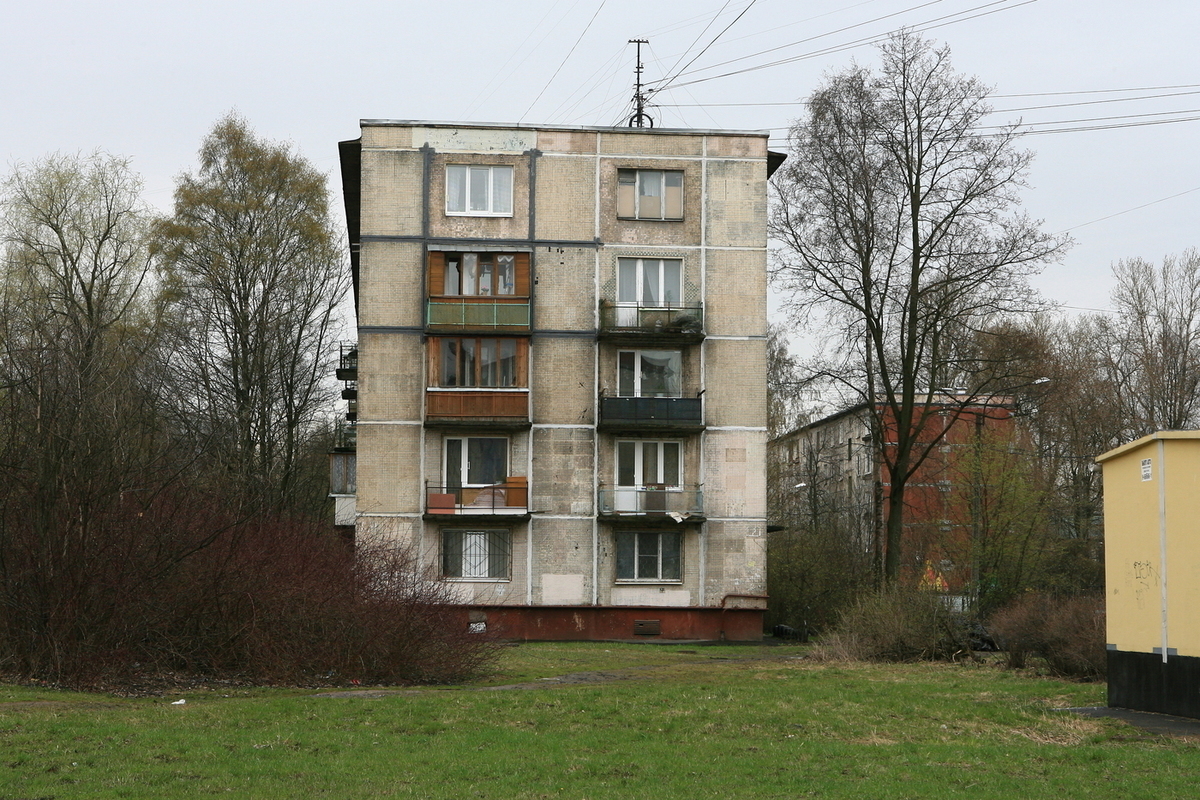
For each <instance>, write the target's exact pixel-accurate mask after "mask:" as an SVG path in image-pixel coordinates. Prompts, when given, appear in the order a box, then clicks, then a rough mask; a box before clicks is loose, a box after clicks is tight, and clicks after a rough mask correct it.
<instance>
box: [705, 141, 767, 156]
mask: <svg viewBox="0 0 1200 800" xmlns="http://www.w3.org/2000/svg"><path fill="white" fill-rule="evenodd" d="M705 144H706V147H707V150H706V154H707V155H708V157H709V158H764V159H765V158H766V157H767V141H766V139H763V138H762V137H761V136H707V137H705Z"/></svg>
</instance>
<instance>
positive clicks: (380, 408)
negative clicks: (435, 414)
mask: <svg viewBox="0 0 1200 800" xmlns="http://www.w3.org/2000/svg"><path fill="white" fill-rule="evenodd" d="M421 339H422V337H421V334H420V333H417V332H411V333H376V332H368V331H360V332H359V337H358V414H359V419H360V420H363V421H374V420H387V421H410V422H419V421H420V420H421V407H422V400H423V395H424V393H425V388H424V387H425V379H424V363H425V345H424V344H423V343H422V341H421Z"/></svg>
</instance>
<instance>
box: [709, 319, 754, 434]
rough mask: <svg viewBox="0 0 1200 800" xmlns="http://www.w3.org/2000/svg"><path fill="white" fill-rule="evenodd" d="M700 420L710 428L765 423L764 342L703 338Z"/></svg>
mask: <svg viewBox="0 0 1200 800" xmlns="http://www.w3.org/2000/svg"><path fill="white" fill-rule="evenodd" d="M704 370H705V373H706V378H707V380H706V382H705V392H704V421H705V424H706V425H709V426H710V427H711V426H722V427H724V426H733V425H736V426H743V427H762V426H765V425H766V424H767V381H766V374H767V372H766V370H767V342H766V339H765V338H764V339H706V340H705V342H704Z"/></svg>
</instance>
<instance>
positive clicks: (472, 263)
mask: <svg viewBox="0 0 1200 800" xmlns="http://www.w3.org/2000/svg"><path fill="white" fill-rule="evenodd" d="M478 272H479V256H477V255H475V254H474V253H464V254H463V263H462V294H466V295H472V294H475V292H476V289H475V286H476V280H475V276H476V275H477V274H478Z"/></svg>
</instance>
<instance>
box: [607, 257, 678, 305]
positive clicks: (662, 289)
mask: <svg viewBox="0 0 1200 800" xmlns="http://www.w3.org/2000/svg"><path fill="white" fill-rule="evenodd" d="M682 300H683V262H682V261H680V260H678V259H672V258H621V259H618V260H617V302H618V303H623V304H630V305H637V306H653V307H659V308H673V307H678V306H679V305H680V303H681V302H682Z"/></svg>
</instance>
